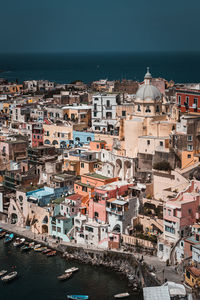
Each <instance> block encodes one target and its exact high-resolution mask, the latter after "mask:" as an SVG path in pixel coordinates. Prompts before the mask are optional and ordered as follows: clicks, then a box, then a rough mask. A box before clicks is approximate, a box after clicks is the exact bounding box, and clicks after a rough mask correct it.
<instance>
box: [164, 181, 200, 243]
mask: <svg viewBox="0 0 200 300" xmlns="http://www.w3.org/2000/svg"><path fill="white" fill-rule="evenodd" d="M199 217H200V181H196V180H195V181H192V182H191V184H190V185H189V186H188V187H187V189H186V190H184V191H182V192H181V193H179V194H178V195H177V197H176V198H175V199H171V200H169V201H167V202H166V204H165V205H164V213H163V219H164V238H165V240H166V239H167V240H169V241H171V242H176V241H177V240H178V239H179V238H180V237H183V236H186V235H187V234H188V233H189V226H190V225H193V224H195V223H196V221H197V220H198V219H199Z"/></svg>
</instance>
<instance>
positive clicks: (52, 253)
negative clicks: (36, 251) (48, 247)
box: [47, 251, 56, 257]
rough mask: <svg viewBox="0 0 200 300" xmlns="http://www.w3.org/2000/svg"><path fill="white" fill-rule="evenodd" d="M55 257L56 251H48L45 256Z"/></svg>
mask: <svg viewBox="0 0 200 300" xmlns="http://www.w3.org/2000/svg"><path fill="white" fill-rule="evenodd" d="M55 255H56V251H50V252H49V253H47V256H48V257H50V256H55Z"/></svg>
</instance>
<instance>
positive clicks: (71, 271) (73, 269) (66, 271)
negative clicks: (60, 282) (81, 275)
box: [65, 267, 79, 273]
mask: <svg viewBox="0 0 200 300" xmlns="http://www.w3.org/2000/svg"><path fill="white" fill-rule="evenodd" d="M78 270H79V268H76V267H72V268H70V269H67V270H65V273H74V272H76V271H78Z"/></svg>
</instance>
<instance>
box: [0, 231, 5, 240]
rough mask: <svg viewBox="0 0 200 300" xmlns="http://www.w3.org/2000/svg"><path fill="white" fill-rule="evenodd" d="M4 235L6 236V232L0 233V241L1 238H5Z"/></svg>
mask: <svg viewBox="0 0 200 300" xmlns="http://www.w3.org/2000/svg"><path fill="white" fill-rule="evenodd" d="M5 235H6V232H5V231H2V232H1V233H0V239H2V238H3V237H5Z"/></svg>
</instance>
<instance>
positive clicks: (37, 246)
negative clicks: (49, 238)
mask: <svg viewBox="0 0 200 300" xmlns="http://www.w3.org/2000/svg"><path fill="white" fill-rule="evenodd" d="M40 247H41V244H37V245H35V246H34V247H33V249H34V250H36V249H38V248H40Z"/></svg>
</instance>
